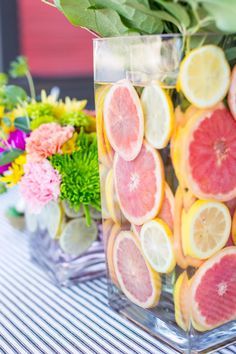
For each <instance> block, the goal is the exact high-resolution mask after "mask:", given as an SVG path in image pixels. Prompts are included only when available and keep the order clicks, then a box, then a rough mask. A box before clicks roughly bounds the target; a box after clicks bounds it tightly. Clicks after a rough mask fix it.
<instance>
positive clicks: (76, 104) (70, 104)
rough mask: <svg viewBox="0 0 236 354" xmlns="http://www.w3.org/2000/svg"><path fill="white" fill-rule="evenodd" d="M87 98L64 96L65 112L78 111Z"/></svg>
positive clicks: (83, 106)
mask: <svg viewBox="0 0 236 354" xmlns="http://www.w3.org/2000/svg"><path fill="white" fill-rule="evenodd" d="M86 104H87V100H82V101H78V100H77V99H76V98H73V99H71V98H69V97H66V98H65V110H66V113H71V112H79V111H82V109H84V108H85V106H86Z"/></svg>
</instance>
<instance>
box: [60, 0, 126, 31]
mask: <svg viewBox="0 0 236 354" xmlns="http://www.w3.org/2000/svg"><path fill="white" fill-rule="evenodd" d="M60 5H61V8H62V11H63V13H64V14H65V16H66V17H67V19H68V20H69V21H70V22H71V23H72V24H73V25H75V26H81V27H85V28H87V29H89V30H91V31H94V32H95V33H97V34H99V35H101V36H102V37H111V36H119V35H124V34H127V32H128V31H129V28H128V27H126V26H125V25H124V24H123V23H122V21H121V19H120V16H119V15H118V14H117V12H115V11H113V10H110V9H94V8H93V5H94V1H92V0H91V1H90V0H60Z"/></svg>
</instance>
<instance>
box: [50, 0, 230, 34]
mask: <svg viewBox="0 0 236 354" xmlns="http://www.w3.org/2000/svg"><path fill="white" fill-rule="evenodd" d="M54 4H55V6H56V7H57V8H58V9H59V10H60V11H62V12H63V13H64V14H65V16H66V17H67V18H68V20H69V21H70V22H71V23H73V24H74V25H77V26H81V27H86V28H87V29H89V30H92V31H93V32H95V33H97V34H98V35H100V36H101V37H106V36H120V35H127V34H132V33H133V32H136V33H139V34H160V33H182V34H189V35H192V34H193V33H196V32H199V31H203V30H204V31H207V32H212V30H213V31H215V30H217V31H219V32H221V33H224V34H225V33H227V34H228V33H235V32H236V21H235V17H236V1H235V0H54Z"/></svg>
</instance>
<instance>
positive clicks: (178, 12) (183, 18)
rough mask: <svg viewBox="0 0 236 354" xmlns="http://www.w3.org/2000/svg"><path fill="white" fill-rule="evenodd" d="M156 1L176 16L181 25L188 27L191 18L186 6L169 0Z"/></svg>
mask: <svg viewBox="0 0 236 354" xmlns="http://www.w3.org/2000/svg"><path fill="white" fill-rule="evenodd" d="M154 1H155V2H156V3H158V4H160V5H161V6H162V7H164V9H165V10H167V11H168V12H169V13H170V14H171V15H172V16H174V17H175V18H176V19H177V20H178V22H179V24H180V25H182V26H183V27H185V28H188V26H189V25H190V18H189V14H188V12H187V10H186V8H185V7H184V6H182V5H180V4H177V3H174V2H167V1H164V0H154Z"/></svg>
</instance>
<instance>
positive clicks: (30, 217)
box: [25, 208, 38, 233]
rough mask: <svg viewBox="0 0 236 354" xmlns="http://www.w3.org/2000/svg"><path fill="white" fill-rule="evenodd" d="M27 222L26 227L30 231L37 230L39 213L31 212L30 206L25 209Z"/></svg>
mask: <svg viewBox="0 0 236 354" xmlns="http://www.w3.org/2000/svg"><path fill="white" fill-rule="evenodd" d="M25 223H26V229H27V230H28V231H29V232H32V233H33V232H35V231H37V228H38V215H37V214H32V213H30V212H29V210H28V208H26V209H25Z"/></svg>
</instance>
